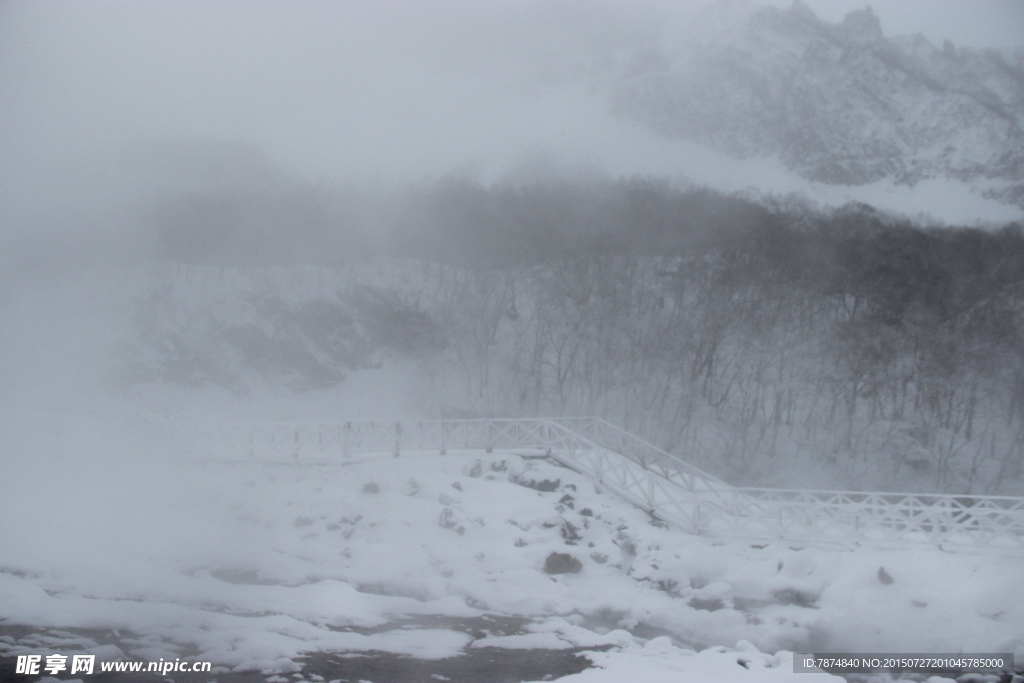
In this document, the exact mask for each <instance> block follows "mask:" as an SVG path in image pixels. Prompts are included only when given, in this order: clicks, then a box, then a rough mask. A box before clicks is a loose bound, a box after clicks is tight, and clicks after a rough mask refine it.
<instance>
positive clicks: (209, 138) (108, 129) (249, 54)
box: [0, 0, 1024, 229]
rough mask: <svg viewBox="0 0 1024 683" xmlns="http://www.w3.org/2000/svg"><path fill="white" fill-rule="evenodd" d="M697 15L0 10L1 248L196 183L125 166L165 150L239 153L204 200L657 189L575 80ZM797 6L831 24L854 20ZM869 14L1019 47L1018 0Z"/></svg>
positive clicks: (165, 5) (627, 9)
mask: <svg viewBox="0 0 1024 683" xmlns="http://www.w3.org/2000/svg"><path fill="white" fill-rule="evenodd" d="M770 2H771V4H776V5H780V6H783V7H785V6H788V5H789V4H790V3H789V0H770ZM704 4H706V3H705V2H702V1H698V0H691V1H690V2H682V3H678V2H671V3H670V2H658V1H655V2H652V3H648V4H642V3H631V2H625V1H623V2H606V3H602V4H595V3H583V2H565V1H559V2H512V1H511V0H507V1H503V2H493V3H485V2H477V3H470V2H446V3H437V2H433V3H431V2H428V3H423V2H415V3H414V2H388V3H383V4H381V3H371V2H345V3H342V2H337V3H335V2H300V3H290V2H289V3H286V2H276V3H271V2H264V3H249V2H241V1H240V0H201V1H199V0H183V1H180V2H156V1H155V0H150V1H138V2H123V1H118V2H112V1H105V2H69V1H60V2H57V1H50V0H36V1H33V2H23V1H16V2H5V3H2V4H0V92H3V93H4V96H3V97H2V99H0V159H2V160H0V185H2V186H3V187H4V188H5V189H4V190H0V211H3V212H4V214H5V215H6V216H8V217H9V220H7V221H6V222H7V225H8V229H13V228H11V227H10V226H12V225H21V224H24V225H26V226H27V225H29V224H38V223H40V221H41V222H47V221H49V222H51V223H53V222H65V223H66V222H67V219H66V214H67V213H68V211H64V212H62V207H65V208H66V207H74V211H73V213H74V216H75V221H74V222H75V223H76V224H77V225H80V226H86V225H89V224H90V222H99V221H109V216H108V215H107V214H106V213H105V211H106V209H105V208H104V207H106V206H107V205H109V204H110V201H109V200H110V198H111V197H118V198H124V197H126V196H133V195H134V193H138V191H139V190H140V188H143V187H144V188H146V190H147V191H152V190H153V189H154V188H156V189H157V190H159V188H160V187H161V186H162V185H161V183H163V184H165V185H170V186H174V185H175V183H178V184H180V183H181V182H189V181H191V180H195V179H190V178H187V177H186V178H185V179H184V180H183V179H182V178H181V177H171V176H174V172H175V170H174V168H173V164H172V165H171V166H172V167H171V168H169V169H168V168H162V169H160V170H159V171H158V172H157V173H156V175H155V176H154V175H152V174H153V169H152V168H140V167H139V164H142V165H143V166H144V165H145V162H144V161H143V162H140V161H139V159H140V158H141V159H145V158H146V150H149V152H151V153H153V154H157V155H160V154H161V153H160V152H159V149H160V145H162V144H165V143H166V141H174V142H175V143H176V144H177V143H180V142H182V141H191V142H198V143H201V144H208V143H211V142H216V143H229V144H231V145H235V146H236V150H237V152H238V154H237V155H236V156H237V159H236V160H235V168H234V169H233V170H232V169H228V170H227V171H225V172H224V173H217V174H216V175H218V182H220V181H223V182H230V178H229V176H231V175H232V174H233V173H243V174H244V173H256V174H257V175H259V174H264V175H266V174H271V175H272V174H274V173H277V172H283V173H288V174H291V175H297V176H299V177H303V178H307V179H312V180H315V179H317V178H332V179H342V180H346V179H347V180H351V179H353V178H355V179H358V180H359V181H361V182H366V181H370V182H373V181H378V180H379V181H393V180H396V179H398V180H403V181H405V180H416V179H418V178H420V177H425V176H436V175H438V174H445V173H451V172H456V173H468V174H477V175H480V174H482V175H483V176H484V177H488V174H490V177H493V176H494V174H498V173H501V172H505V171H507V170H508V169H515V168H516V167H517V165H518V166H522V165H524V164H525V165H527V166H529V165H531V164H532V165H534V166H536V165H538V164H540V165H541V166H543V165H544V164H545V163H549V162H552V160H555V161H557V163H560V164H563V165H566V166H568V167H573V168H588V167H594V168H602V169H604V170H609V171H611V172H621V173H633V172H645V173H662V174H671V171H672V169H673V165H672V164H673V163H674V160H673V159H672V158H670V155H669V154H668V153H666V152H665V151H664V150H665V144H664V141H663V140H657V139H655V138H654V137H653V136H652V135H651V133H650V132H649V131H645V130H641V129H640V128H639V127H638V126H636V125H634V124H630V123H628V122H625V121H621V120H614V119H612V118H611V117H609V116H608V115H607V114H606V107H605V106H596V105H595V103H594V101H593V100H592V99H590V97H589V96H588V93H587V91H586V88H585V87H583V85H581V83H583V77H582V76H581V69H584V68H585V66H586V64H587V63H588V62H586V59H589V60H591V61H590V62H589V63H593V60H594V59H595V56H596V57H597V58H599V57H600V55H602V54H605V53H608V54H611V53H613V52H614V51H615V50H616V49H617V48H620V47H622V46H623V45H629V44H633V43H634V42H635V41H636V40H638V39H642V38H643V36H644V35H645V34H646V33H649V32H651V31H657V30H661V28H662V27H663V25H664V24H665V22H664V17H665V16H666V13H668V14H670V15H673V16H678V15H679V14H680V12H682V11H684V10H689V9H693V8H695V7H699V6H701V5H704ZM808 4H809V5H811V6H812V7H813V9H814V10H815V11H816V12H818V13H819V16H821V17H822V18H823V19H825V20H828V21H839V20H841V18H842V16H843V15H844V13H845V12H846V11H848V10H850V9H855V8H859V7H862V6H863V5H862V3H859V2H853V1H847V0H809V2H808ZM873 6H874V8H875V11H876V13H877V14H878V15H879V16H880V17H881V20H882V24H883V28H884V30H885V31H886V33H887V34H890V35H891V34H898V33H912V32H916V31H921V32H923V33H924V34H925V35H927V36H928V37H929V38H930V39H931V40H933V41H934V42H937V43H940V44H941V40H942V39H943V38H944V37H947V36H948V37H949V38H951V39H952V40H954V41H955V42H956V43H957V44H958V45H973V46H1006V45H1011V44H1024V40H1019V39H1018V38H1019V37H1020V32H1021V30H1022V29H1021V27H1022V26H1024V2H1022V1H1021V0H972V1H971V2H963V1H961V0H929V1H928V2H923V1H921V2H918V1H915V2H909V1H907V0H899V1H894V2H875V3H873ZM669 23H671V22H669ZM582 56H586V59H584V58H583V57H582ZM154 145H155V147H154ZM154 149H157V151H156V152H153V150H154ZM140 150H142V151H141V152H140ZM165 151H166V150H165ZM264 153H265V154H266V158H265V159H260V158H259V155H260V154H264ZM695 153H696V152H695ZM227 156H230V154H229V155H227ZM163 158H164V162H162V163H164V165H165V166H166V154H164V155H163ZM126 159H128V160H130V161H126ZM132 164H135V166H133V165H132ZM275 165H279V167H277V166H275ZM179 170H180V169H179ZM161 173H163V174H164V175H161ZM722 173H724V174H725V175H728V174H729V173H730V171H729V170H728V169H726V170H725V171H722ZM183 175H184V176H188V171H187V170H185V171H184V172H183ZM225 178H229V179H228V180H226V181H225V180H224V179H225ZM40 207H43V208H40ZM40 216H43V217H44V218H42V219H40V218H39V217H40ZM66 229H74V227H73V226H68V227H66Z"/></svg>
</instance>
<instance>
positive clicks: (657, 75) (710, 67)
mask: <svg viewBox="0 0 1024 683" xmlns="http://www.w3.org/2000/svg"><path fill="white" fill-rule="evenodd" d="M641 42H643V43H644V44H642V45H640V44H639V43H638V44H637V45H636V46H634V47H632V48H630V49H627V50H622V51H620V52H619V53H618V54H617V58H616V59H615V60H614V66H611V65H610V64H609V66H608V67H607V68H606V69H605V70H604V73H603V75H602V76H601V80H602V81H603V83H602V87H603V88H607V92H608V97H609V99H610V101H611V106H612V109H613V111H614V112H616V113H617V114H619V115H621V116H625V117H627V118H629V119H632V120H634V121H636V122H639V123H641V124H643V125H644V126H646V127H648V128H650V129H652V130H653V131H656V132H657V133H658V134H660V135H661V136H664V137H665V138H670V139H676V140H686V141H690V142H695V143H698V144H701V145H707V146H709V147H712V148H715V149H717V150H719V151H721V152H724V153H726V154H728V155H730V156H733V157H737V158H755V157H773V158H776V159H777V160H779V161H780V162H782V163H783V164H784V165H785V166H786V167H787V168H789V169H790V170H792V171H793V172H795V173H797V174H799V175H800V176H802V177H804V178H807V179H810V180H815V181H820V182H824V183H830V184H841V185H862V184H866V183H872V182H875V181H879V180H889V181H894V182H896V183H900V184H908V185H913V184H915V183H918V182H920V181H922V180H927V179H933V178H945V179H951V180H959V181H965V182H968V183H971V184H972V185H974V186H975V187H976V188H978V189H980V190H983V191H984V192H985V194H986V195H987V196H990V197H993V198H999V199H1002V200H1003V201H1008V202H1012V203H1015V204H1018V205H1021V204H1022V203H1024V127H1022V126H1024V49H1018V50H1012V51H999V50H985V51H979V50H974V49H967V48H958V47H956V46H955V45H953V44H952V43H950V42H949V41H946V43H945V44H944V45H943V46H941V47H937V46H935V45H933V44H932V43H931V42H930V41H929V40H928V39H926V38H925V37H924V36H922V35H916V36H895V37H889V36H886V35H885V34H884V33H883V27H882V25H881V23H880V21H879V19H878V18H877V17H876V16H875V15H874V14H873V13H872V11H871V9H870V8H865V9H863V10H858V11H854V12H851V13H849V14H848V15H847V16H846V18H845V20H844V21H842V22H840V23H837V24H832V23H829V22H826V21H823V20H821V19H819V18H817V17H816V16H815V14H814V13H813V12H812V11H811V9H810V8H808V7H807V6H806V5H804V4H803V3H801V2H800V1H799V0H795V1H794V3H793V5H792V6H791V7H790V8H789V9H786V10H780V9H777V8H773V7H761V6H757V5H755V4H752V3H749V2H746V1H744V0H738V1H731V2H724V3H722V4H718V5H715V6H712V7H711V8H709V9H707V10H705V11H704V12H702V13H699V14H695V15H692V16H691V17H690V19H689V20H688V21H687V22H685V23H683V24H682V25H676V26H671V25H670V26H665V27H661V28H660V29H659V30H657V31H654V32H652V33H651V34H649V35H648V37H647V39H646V40H645V41H641Z"/></svg>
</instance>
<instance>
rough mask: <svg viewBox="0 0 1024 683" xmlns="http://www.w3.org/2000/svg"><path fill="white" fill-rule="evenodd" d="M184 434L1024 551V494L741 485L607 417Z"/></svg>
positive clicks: (741, 519) (679, 506)
mask: <svg viewBox="0 0 1024 683" xmlns="http://www.w3.org/2000/svg"><path fill="white" fill-rule="evenodd" d="M178 436H179V438H180V439H181V440H180V441H178V444H179V445H180V447H181V448H182V449H183V450H184V451H185V452H186V453H188V454H190V455H192V456H200V457H204V458H215V459H226V460H258V461H265V460H277V461H281V460H284V461H292V462H294V461H320V462H323V461H325V460H326V461H339V460H340V461H344V460H346V459H350V458H352V457H353V456H355V455H357V454H360V453H385V454H391V455H394V456H398V455H400V454H402V453H409V452H424V451H426V452H437V453H441V454H444V453H447V452H449V451H453V450H459V449H481V450H487V451H492V450H494V449H499V450H513V451H516V452H522V453H524V454H526V453H527V452H531V453H539V454H544V455H548V456H550V457H551V458H553V459H555V460H557V461H558V462H560V463H562V464H564V465H566V466H567V467H570V468H572V469H574V470H576V471H579V472H581V473H583V474H586V475H588V476H589V477H591V478H592V479H593V480H594V481H595V482H596V483H598V484H599V485H600V486H603V487H604V488H606V489H608V490H610V491H611V492H613V493H615V494H616V495H618V496H619V497H621V498H622V499H624V500H626V501H628V502H630V503H632V504H634V505H636V506H638V507H640V508H642V509H644V510H646V511H648V512H650V513H651V514H652V515H654V516H656V517H658V518H659V519H662V520H664V521H665V522H667V523H669V524H672V525H673V526H676V527H678V528H680V529H683V530H685V531H688V532H690V533H695V534H703V535H709V536H714V537H720V538H739V539H746V540H750V541H765V542H772V541H780V540H781V541H785V542H789V543H800V544H836V545H844V546H849V545H858V544H865V545H876V546H890V545H891V546H901V545H905V544H908V543H928V544H936V545H940V546H942V547H944V548H949V549H977V550H986V551H989V550H995V551H1001V550H1003V551H1007V552H1020V553H1024V498H1013V497H1007V496H956V495H933V494H916V493H870V492H849V491H788V490H782V489H756V488H737V487H733V486H730V485H729V484H727V483H725V482H724V481H722V480H720V479H718V478H717V477H714V476H713V475H711V474H709V473H707V472H704V471H703V470H701V469H699V468H697V467H694V466H693V465H690V464H689V463H687V462H686V461H684V460H682V459H681V458H679V457H678V456H675V455H672V454H670V453H667V452H666V451H664V450H662V449H660V448H658V447H656V446H654V445H652V444H650V443H648V442H647V441H644V440H643V439H640V438H638V437H636V436H634V435H632V434H630V433H628V432H626V431H624V430H622V429H620V428H618V427H616V426H615V425H613V424H610V423H608V422H606V421H605V420H601V419H599V418H524V419H467V420H419V421H401V422H337V423H333V422H332V423H326V422H323V423H321V422H309V423H254V424H216V425H205V426H197V425H191V426H189V427H187V428H183V429H181V430H179V434H178Z"/></svg>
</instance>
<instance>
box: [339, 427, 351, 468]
mask: <svg viewBox="0 0 1024 683" xmlns="http://www.w3.org/2000/svg"><path fill="white" fill-rule="evenodd" d="M351 434H352V423H351V422H346V423H345V426H344V427H342V430H341V454H342V456H343V457H344V458H345V459H346V460H348V459H349V457H350V456H351V453H352V436H351Z"/></svg>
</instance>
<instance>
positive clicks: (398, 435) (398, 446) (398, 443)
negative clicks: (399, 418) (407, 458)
mask: <svg viewBox="0 0 1024 683" xmlns="http://www.w3.org/2000/svg"><path fill="white" fill-rule="evenodd" d="M401 453H402V423H401V422H396V423H395V457H396V458H397V457H398V456H399V455H400V454H401Z"/></svg>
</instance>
